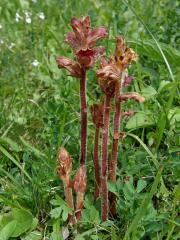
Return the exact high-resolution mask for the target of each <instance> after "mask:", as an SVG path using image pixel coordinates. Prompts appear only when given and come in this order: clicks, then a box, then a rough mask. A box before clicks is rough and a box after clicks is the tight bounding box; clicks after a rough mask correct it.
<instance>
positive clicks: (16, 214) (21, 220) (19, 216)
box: [12, 208, 33, 237]
mask: <svg viewBox="0 0 180 240" xmlns="http://www.w3.org/2000/svg"><path fill="white" fill-rule="evenodd" d="M12 218H13V219H14V220H16V221H17V225H16V229H15V231H14V232H13V235H12V237H18V236H20V235H21V234H22V233H24V232H26V231H27V230H29V229H30V228H31V226H32V223H33V216H32V214H31V213H30V212H28V211H27V210H25V209H18V208H13V209H12Z"/></svg>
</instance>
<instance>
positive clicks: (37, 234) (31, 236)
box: [22, 231, 42, 240]
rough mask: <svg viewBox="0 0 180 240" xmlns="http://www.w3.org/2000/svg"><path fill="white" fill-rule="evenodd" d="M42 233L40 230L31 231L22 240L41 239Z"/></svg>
mask: <svg viewBox="0 0 180 240" xmlns="http://www.w3.org/2000/svg"><path fill="white" fill-rule="evenodd" d="M41 239H42V234H41V232H38V231H33V232H31V233H29V234H28V235H27V236H26V237H25V238H22V240H41Z"/></svg>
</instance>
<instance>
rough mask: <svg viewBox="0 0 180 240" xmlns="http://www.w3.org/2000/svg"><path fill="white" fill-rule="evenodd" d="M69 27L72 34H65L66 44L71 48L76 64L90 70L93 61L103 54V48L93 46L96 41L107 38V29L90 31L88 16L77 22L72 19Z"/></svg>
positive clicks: (98, 28) (99, 28) (100, 28)
mask: <svg viewBox="0 0 180 240" xmlns="http://www.w3.org/2000/svg"><path fill="white" fill-rule="evenodd" d="M70 25H71V27H72V29H73V32H69V33H67V35H66V42H68V43H69V44H70V46H71V47H72V48H73V51H74V53H75V55H76V57H77V60H78V62H79V63H80V64H81V65H82V66H84V67H86V68H90V67H92V65H93V64H94V62H95V60H96V59H97V58H98V57H99V56H102V54H103V53H104V47H102V46H99V47H93V46H94V45H95V44H96V42H97V40H99V39H102V38H104V37H106V36H107V29H106V28H105V27H97V28H94V29H92V28H91V26H90V17H89V16H85V17H81V18H80V19H79V20H78V19H76V18H72V19H71V23H70Z"/></svg>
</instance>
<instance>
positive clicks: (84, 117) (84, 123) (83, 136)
mask: <svg viewBox="0 0 180 240" xmlns="http://www.w3.org/2000/svg"><path fill="white" fill-rule="evenodd" d="M80 108H81V150H80V165H85V163H86V141H87V103H86V69H83V70H82V76H81V79H80Z"/></svg>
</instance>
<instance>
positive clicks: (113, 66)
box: [97, 37, 137, 96]
mask: <svg viewBox="0 0 180 240" xmlns="http://www.w3.org/2000/svg"><path fill="white" fill-rule="evenodd" d="M136 58H137V55H136V54H135V52H134V51H133V50H132V49H131V48H128V47H127V46H126V45H125V41H124V39H123V38H122V37H117V38H116V48H115V53H114V55H113V56H112V57H111V58H110V59H109V61H107V60H106V59H105V58H102V59H101V64H100V69H98V70H97V78H98V82H99V84H100V87H101V88H102V90H103V91H104V92H105V93H106V94H108V95H110V96H114V92H115V86H116V82H118V81H120V80H121V76H122V72H123V71H126V68H127V67H128V66H129V64H130V63H131V62H132V61H134V60H136ZM132 79H133V78H132V77H126V79H125V81H124V83H123V86H128V85H129V84H130V83H131V81H132Z"/></svg>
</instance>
